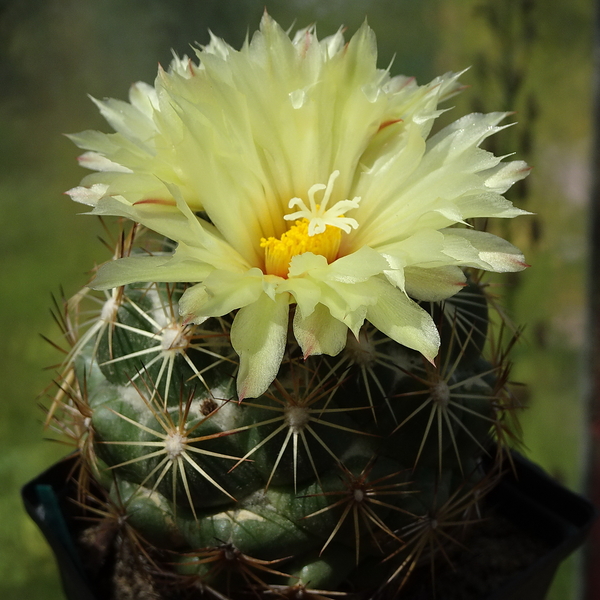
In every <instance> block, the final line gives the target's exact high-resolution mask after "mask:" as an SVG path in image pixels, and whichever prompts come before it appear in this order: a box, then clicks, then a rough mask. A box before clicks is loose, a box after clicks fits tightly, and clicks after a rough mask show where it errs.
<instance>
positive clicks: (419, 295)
mask: <svg viewBox="0 0 600 600" xmlns="http://www.w3.org/2000/svg"><path fill="white" fill-rule="evenodd" d="M404 277H405V280H404V285H405V290H406V293H407V294H408V295H409V296H411V297H412V298H415V299H416V300H427V301H429V302H439V301H440V300H445V299H446V298H449V297H450V296H454V294H456V293H457V292H459V291H460V290H461V289H462V288H463V287H464V286H465V282H466V277H465V274H464V273H463V271H462V269H460V268H459V267H453V266H448V267H437V268H436V267H434V268H431V269H423V268H418V267H406V268H405V269H404Z"/></svg>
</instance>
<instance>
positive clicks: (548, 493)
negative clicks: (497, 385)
mask: <svg viewBox="0 0 600 600" xmlns="http://www.w3.org/2000/svg"><path fill="white" fill-rule="evenodd" d="M513 457H514V463H515V466H516V473H513V472H511V471H510V470H507V473H506V475H505V476H504V477H503V479H502V481H501V482H500V483H499V484H498V486H497V487H496V488H495V489H494V490H493V492H492V493H491V494H490V495H489V496H488V498H487V499H486V502H488V503H491V504H492V505H493V506H494V507H495V509H496V511H497V512H498V513H499V514H501V515H502V516H503V517H505V518H507V519H508V520H509V521H510V522H511V523H512V524H513V525H515V526H517V527H518V528H520V529H522V530H524V531H525V532H527V533H528V534H529V535H531V536H532V537H533V538H536V539H538V540H540V541H542V542H544V543H545V544H546V546H547V548H548V551H547V552H546V553H545V554H544V555H543V556H542V557H541V558H539V559H538V560H537V561H536V562H535V563H534V564H532V565H531V566H530V567H528V568H526V569H524V570H521V571H519V572H516V573H514V574H513V575H511V576H510V577H508V578H507V579H506V580H505V581H504V582H503V583H502V585H500V586H498V587H497V588H496V589H495V590H494V592H492V593H491V594H487V595H483V596H482V597H481V599H480V600H544V598H545V597H546V594H547V591H548V588H549V587H550V584H551V582H552V579H553V577H554V575H555V573H556V570H557V569H558V566H559V565H560V563H561V562H562V561H563V560H564V559H565V558H566V557H567V556H569V555H570V554H571V553H572V552H573V551H574V550H575V549H576V548H578V547H579V546H580V545H582V544H583V542H584V540H585V538H586V536H587V535H588V532H589V530H590V528H591V526H592V523H593V521H594V519H595V517H596V514H597V511H596V509H595V508H594V506H593V505H592V504H591V503H590V502H589V501H588V500H586V499H585V498H583V497H582V496H580V495H578V494H575V493H573V492H571V491H570V490H568V489H566V488H565V487H563V486H561V485H560V484H558V483H557V482H556V481H555V480H553V479H552V478H551V477H549V476H548V475H547V474H546V473H545V472H544V471H543V470H542V469H540V468H539V467H538V466H537V465H535V464H533V463H532V462H530V461H529V460H527V459H526V458H524V457H523V456H521V455H519V454H517V453H515V454H514V455H513ZM74 461H75V458H74V457H68V458H66V459H65V460H63V461H61V462H59V463H57V464H55V465H53V466H52V467H50V468H49V469H48V470H47V471H45V472H44V473H42V474H41V475H39V476H38V477H36V478H35V479H34V480H32V481H30V482H29V483H28V484H26V485H25V486H24V487H23V489H22V497H23V502H24V504H25V508H26V509H27V512H28V513H29V515H30V516H31V518H32V519H33V520H34V521H35V522H36V523H37V525H38V527H39V528H40V530H41V531H42V533H43V534H44V536H45V537H46V539H47V540H48V543H49V545H50V547H51V548H52V550H53V552H54V554H55V557H56V561H57V564H58V568H59V571H60V574H61V578H62V582H63V587H64V591H65V596H66V598H67V599H68V600H106V598H105V597H104V593H103V592H101V591H99V590H98V588H97V586H96V585H95V583H94V582H92V581H91V580H90V578H89V577H88V575H87V574H86V572H85V569H84V567H83V564H82V562H81V559H80V555H79V553H78V550H77V548H76V545H75V543H74V539H73V534H74V531H75V530H76V529H77V527H78V526H79V527H80V525H78V524H77V522H76V519H73V515H74V513H75V512H76V505H75V504H74V503H73V502H70V501H69V500H68V498H69V496H70V495H71V494H72V492H73V485H72V484H70V483H69V481H68V480H69V475H70V473H71V472H72V470H73V465H74ZM401 596H402V595H401ZM421 597H423V598H425V596H419V598H421ZM443 598H444V596H443V594H442V595H441V596H440V595H439V594H438V595H437V600H443Z"/></svg>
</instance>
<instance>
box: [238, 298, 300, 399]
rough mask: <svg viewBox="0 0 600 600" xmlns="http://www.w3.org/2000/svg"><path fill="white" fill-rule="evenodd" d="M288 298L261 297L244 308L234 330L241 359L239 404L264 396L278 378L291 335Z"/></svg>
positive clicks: (239, 313)
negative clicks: (244, 400) (289, 333)
mask: <svg viewBox="0 0 600 600" xmlns="http://www.w3.org/2000/svg"><path fill="white" fill-rule="evenodd" d="M288 318H289V296H288V295H287V294H280V295H278V296H276V298H275V300H271V298H269V296H267V295H266V294H262V295H261V296H260V297H259V298H258V300H257V301H256V302H254V303H253V304H249V305H248V306H245V307H244V308H241V309H240V310H239V311H238V313H237V315H236V316H235V319H234V321H233V325H232V326H231V344H232V346H233V349H234V350H235V351H236V352H237V353H238V355H239V357H240V368H239V372H238V378H237V390H238V397H239V399H240V400H243V399H244V398H256V397H258V396H260V395H261V394H263V393H264V392H265V391H266V390H267V388H268V387H269V385H270V384H271V382H272V381H273V380H274V379H275V377H277V372H278V371H279V366H280V365H281V360H282V358H283V353H284V351H285V343H286V339H287V331H288Z"/></svg>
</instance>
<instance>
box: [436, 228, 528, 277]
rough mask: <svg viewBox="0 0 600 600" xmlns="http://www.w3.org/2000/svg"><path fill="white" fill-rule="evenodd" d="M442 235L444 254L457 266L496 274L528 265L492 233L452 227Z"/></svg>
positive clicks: (505, 242)
mask: <svg viewBox="0 0 600 600" xmlns="http://www.w3.org/2000/svg"><path fill="white" fill-rule="evenodd" d="M443 234H444V246H445V247H444V253H446V254H447V255H448V256H451V257H452V258H454V259H455V260H456V261H457V264H462V265H464V266H472V267H476V268H479V269H485V270H486V271H495V272H496V273H507V272H514V271H522V270H523V269H526V268H527V266H528V265H527V263H526V262H525V257H524V256H523V253H522V252H521V251H520V250H519V249H518V248H517V247H515V246H513V245H512V244H511V243H510V242H507V241H506V240H505V239H503V238H500V237H498V236H496V235H493V234H491V233H486V232H484V231H475V230H473V229H458V228H454V227H452V228H450V229H445V230H443Z"/></svg>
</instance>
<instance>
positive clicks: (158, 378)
mask: <svg viewBox="0 0 600 600" xmlns="http://www.w3.org/2000/svg"><path fill="white" fill-rule="evenodd" d="M179 297H180V290H178V289H177V288H176V287H175V286H172V285H169V284H148V285H144V286H140V285H138V286H126V287H125V288H123V289H122V290H121V292H120V294H119V296H118V301H116V302H115V301H114V298H113V296H111V297H110V298H109V299H108V300H107V301H106V303H105V305H104V306H103V308H102V310H101V311H100V314H99V315H98V323H100V324H101V325H100V326H97V327H95V328H94V326H92V327H91V328H90V331H92V332H94V334H93V335H91V336H85V335H82V336H81V339H80V340H79V341H78V342H75V347H74V349H73V351H72V356H71V359H70V361H71V362H70V367H69V369H72V370H73V371H74V372H75V374H76V381H75V382H74V383H73V384H72V386H71V389H72V392H71V395H72V396H77V397H78V405H82V404H83V405H85V406H86V414H88V415H89V418H88V419H87V421H86V423H87V425H86V428H85V430H84V433H83V434H81V436H80V438H79V440H78V442H79V444H80V446H81V448H82V450H81V453H82V457H83V458H84V459H86V460H87V462H86V463H85V464H84V465H83V470H85V471H87V472H92V473H94V474H95V478H96V479H97V481H98V482H99V483H100V485H102V486H103V487H104V488H105V492H106V495H107V499H108V500H107V501H109V502H112V503H113V504H115V505H117V506H118V507H120V509H119V510H121V511H122V513H123V515H124V516H125V519H124V521H123V522H124V523H126V526H127V527H129V528H133V529H134V530H135V531H136V532H137V533H138V534H139V540H143V542H140V544H142V545H143V546H144V548H145V550H144V551H145V552H148V553H149V554H150V555H156V556H157V557H160V558H161V559H162V560H163V561H164V562H163V563H162V566H161V567H160V568H161V569H165V570H167V571H169V572H171V573H172V574H177V577H178V578H179V579H177V581H179V585H183V583H182V582H189V581H196V582H197V583H198V585H200V584H201V586H208V588H209V589H214V590H222V591H223V592H224V593H237V591H239V590H241V589H250V588H257V586H258V587H261V586H262V588H263V589H262V591H266V590H268V589H271V590H275V589H278V590H283V589H288V590H294V589H298V590H299V589H305V588H306V586H310V588H311V589H320V590H331V591H335V590H337V589H343V590H350V589H354V590H357V591H365V592H374V591H375V590H376V589H377V588H378V587H380V586H381V585H382V584H384V583H389V584H390V585H392V586H396V587H398V585H399V584H400V583H401V582H403V580H404V576H405V573H408V572H410V570H411V569H412V567H411V565H412V564H417V563H418V562H419V560H422V558H423V556H429V553H430V552H431V551H432V550H433V549H434V548H432V546H431V543H430V541H427V543H425V540H427V539H428V538H427V536H428V535H431V532H432V531H433V529H431V528H429V529H428V527H427V522H428V519H438V518H443V511H444V510H450V509H452V507H454V506H455V505H456V507H458V508H457V509H456V510H454V511H453V510H450V513H449V515H450V516H449V517H448V521H449V523H454V522H455V521H457V520H458V521H460V520H465V519H467V520H468V519H469V518H471V516H472V515H474V514H475V513H476V509H477V506H478V502H479V500H480V499H481V497H482V496H483V491H484V488H486V486H487V482H488V479H489V478H488V476H487V475H486V474H485V473H484V472H483V471H482V469H481V466H480V458H481V456H482V454H483V453H485V452H489V451H490V442H491V440H492V436H493V430H494V427H497V428H498V427H499V428H502V427H503V421H502V419H503V417H504V412H506V411H507V410H510V408H511V407H510V405H509V403H508V400H507V398H508V396H507V392H506V389H505V387H504V383H505V381H504V378H503V377H504V376H503V371H502V368H501V367H502V365H493V364H491V363H490V362H488V361H487V360H485V359H484V358H482V354H483V345H484V343H485V340H486V334H487V322H488V317H487V303H486V297H485V294H484V291H483V287H482V286H481V285H480V284H478V283H477V284H476V283H471V284H470V285H469V286H468V287H467V288H465V289H464V290H463V291H462V292H461V293H459V294H458V295H457V296H456V297H455V298H453V299H451V300H449V301H447V302H446V303H445V304H439V305H438V304H436V305H433V306H432V307H431V310H432V314H433V315H434V318H435V319H436V322H437V323H438V324H439V328H440V331H441V332H442V346H441V348H442V351H441V353H440V356H439V358H438V361H437V366H434V365H431V364H430V363H428V362H427V361H425V360H424V359H423V357H421V356H420V355H419V354H418V353H416V352H414V351H410V350H407V349H405V348H402V347H401V346H399V345H398V344H396V343H395V342H393V341H391V340H389V339H388V338H386V337H385V336H384V335H383V334H381V333H379V332H377V331H376V330H375V329H373V328H366V327H365V328H363V330H362V331H361V334H360V336H359V337H358V338H354V337H351V338H349V340H348V343H347V345H346V348H345V350H343V351H342V353H341V354H340V355H338V356H336V357H312V358H309V359H307V360H304V359H303V357H302V355H301V352H300V351H299V349H298V348H297V346H295V345H294V344H293V343H292V342H290V344H289V349H288V351H287V354H286V357H285V359H284V361H283V364H282V367H281V369H280V372H279V375H278V377H277V379H276V380H275V381H274V383H273V384H272V385H271V386H270V388H269V390H268V391H267V392H266V393H265V394H263V395H262V396H260V397H259V398H251V399H245V400H243V401H241V402H240V401H238V399H237V397H236V395H235V375H236V371H237V368H238V366H237V362H236V360H235V355H233V354H232V353H231V351H230V346H229V341H228V333H229V328H230V321H228V320H227V319H225V318H224V319H218V320H212V321H209V322H207V323H205V324H202V325H190V324H187V325H186V324H184V323H182V322H181V321H180V319H179V318H178V317H177V299H178V298H179ZM107 304H108V305H109V306H110V307H111V313H112V314H111V316H110V318H109V319H108V320H107V321H106V322H103V319H105V318H106V314H107V308H106V305H107ZM76 390H77V391H76ZM85 481H88V479H87V478H86V479H85ZM83 495H85V494H83ZM440 509H443V510H441V512H440ZM457 511H458V513H459V514H457ZM457 517H458V518H457ZM436 525H437V524H436ZM442 525H443V523H442ZM453 535H454V534H453ZM444 541H445V540H442V539H439V540H438V541H437V542H436V544H437V543H440V544H441V543H442V542H444ZM386 558H388V559H389V560H388V561H387V562H386V561H384V559H386ZM374 577H377V578H378V580H377V581H378V582H377V581H376V580H375V579H374ZM259 582H260V585H259ZM278 586H279V587H278ZM339 586H341V588H340V587H339ZM208 588H207V589H208ZM236 590H237V591H236ZM232 591H233V592H232Z"/></svg>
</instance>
